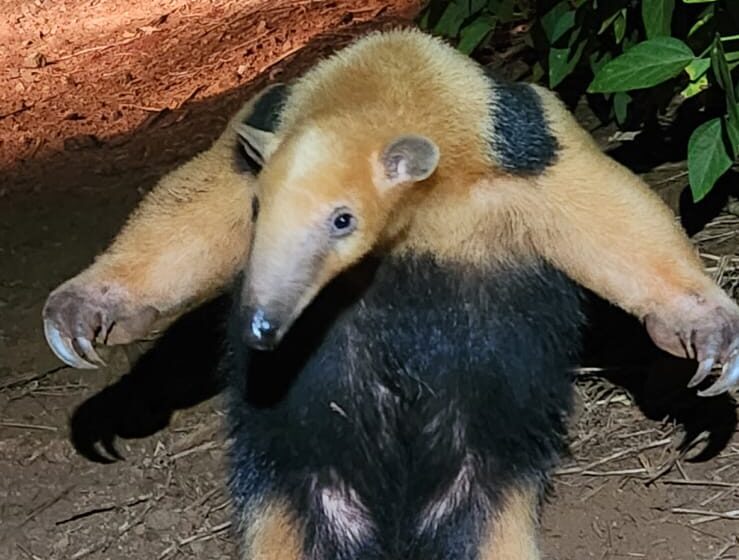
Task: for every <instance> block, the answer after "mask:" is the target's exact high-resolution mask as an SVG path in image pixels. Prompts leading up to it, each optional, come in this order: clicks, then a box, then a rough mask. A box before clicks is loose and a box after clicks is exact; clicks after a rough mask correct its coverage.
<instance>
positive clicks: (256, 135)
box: [233, 123, 277, 167]
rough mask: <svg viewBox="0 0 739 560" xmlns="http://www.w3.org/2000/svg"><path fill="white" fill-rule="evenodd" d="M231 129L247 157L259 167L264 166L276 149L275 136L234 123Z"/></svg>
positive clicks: (265, 131)
mask: <svg viewBox="0 0 739 560" xmlns="http://www.w3.org/2000/svg"><path fill="white" fill-rule="evenodd" d="M233 127H234V130H235V131H236V134H237V135H238V138H239V142H240V143H241V145H242V146H243V147H244V151H245V152H246V153H247V155H248V156H249V157H250V158H251V159H253V160H254V161H255V162H256V163H257V164H258V165H259V166H260V167H261V166H264V163H265V162H266V161H267V160H268V159H269V157H270V156H271V155H272V154H273V153H274V151H275V149H276V148H277V139H276V134H275V133H274V132H269V131H267V130H260V129H259V128H255V127H253V126H251V125H248V124H246V123H236V124H234V125H233Z"/></svg>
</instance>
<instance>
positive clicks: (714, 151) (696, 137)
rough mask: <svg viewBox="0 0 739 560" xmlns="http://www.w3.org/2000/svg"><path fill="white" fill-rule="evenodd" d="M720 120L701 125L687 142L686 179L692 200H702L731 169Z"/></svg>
mask: <svg viewBox="0 0 739 560" xmlns="http://www.w3.org/2000/svg"><path fill="white" fill-rule="evenodd" d="M721 128H722V127H721V119H719V118H715V119H711V120H710V121H708V122H705V123H703V124H702V125H700V126H699V127H698V128H696V129H695V130H694V131H693V134H691V135H690V140H689V141H688V178H689V179H690V190H691V192H692V193H693V200H694V201H695V202H698V201H699V200H701V199H703V197H705V196H706V195H707V194H708V192H709V191H710V190H711V188H713V185H714V184H715V183H716V181H718V179H719V177H721V175H723V174H724V173H726V171H727V170H728V169H729V167H731V162H732V160H731V158H730V157H729V154H727V153H726V146H724V140H723V137H722V131H721Z"/></svg>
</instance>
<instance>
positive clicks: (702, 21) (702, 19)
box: [688, 6, 714, 38]
mask: <svg viewBox="0 0 739 560" xmlns="http://www.w3.org/2000/svg"><path fill="white" fill-rule="evenodd" d="M713 10H714V8H713V6H706V7H705V8H703V12H702V13H701V15H700V16H699V17H698V20H697V21H696V22H695V23H694V24H693V27H691V28H690V31H688V38H690V37H692V36H693V35H695V34H696V33H697V32H698V31H700V30H701V29H702V28H703V26H704V25H706V24H707V23H708V22H709V21H711V20H712V19H713Z"/></svg>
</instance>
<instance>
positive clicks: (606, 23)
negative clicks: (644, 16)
mask: <svg viewBox="0 0 739 560" xmlns="http://www.w3.org/2000/svg"><path fill="white" fill-rule="evenodd" d="M620 15H621V10H619V11H617V12H614V13H613V14H611V15H610V16H608V17H607V18H606V19H604V20H603V23H601V24H600V29H598V35H602V34H603V32H604V31H605V30H606V29H608V28H609V27H610V26H611V25H613V22H614V21H616V18H617V17H618V16H620Z"/></svg>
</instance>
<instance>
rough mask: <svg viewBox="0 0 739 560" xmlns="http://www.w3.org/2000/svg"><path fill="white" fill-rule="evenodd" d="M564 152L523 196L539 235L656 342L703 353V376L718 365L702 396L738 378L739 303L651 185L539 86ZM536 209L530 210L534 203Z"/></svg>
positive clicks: (556, 259) (540, 244) (559, 260)
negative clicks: (609, 154) (640, 323)
mask: <svg viewBox="0 0 739 560" xmlns="http://www.w3.org/2000/svg"><path fill="white" fill-rule="evenodd" d="M542 95H543V97H544V99H545V106H546V108H547V112H548V113H549V115H550V116H551V119H552V121H553V126H554V129H555V130H556V131H557V137H558V139H559V141H560V143H561V153H560V157H559V159H558V161H557V163H556V165H554V166H553V167H552V168H551V169H550V170H548V171H547V172H546V173H545V174H544V175H542V176H541V177H540V178H539V179H538V180H537V182H538V184H537V185H535V188H534V189H527V190H528V191H530V192H529V193H528V194H527V195H525V197H530V198H529V200H528V204H526V205H522V209H521V211H522V212H526V215H527V216H528V219H529V220H530V221H531V223H533V224H535V226H534V227H533V228H532V231H533V235H534V237H535V240H534V241H535V244H536V245H537V248H538V250H539V251H540V252H542V253H543V254H544V255H545V256H546V257H547V258H549V259H550V260H551V261H552V262H553V263H555V264H556V265H557V266H559V267H560V268H561V269H563V270H564V271H565V272H567V273H568V274H569V275H570V276H571V277H572V278H574V279H575V280H577V281H579V282H580V283H582V284H583V285H584V286H586V287H587V288H589V289H591V290H593V291H594V292H596V293H597V294H599V295H600V296H602V297H604V298H606V299H607V300H609V301H611V302H613V303H615V304H616V305H618V306H620V307H622V308H623V309H625V310H626V311H628V312H630V313H633V314H634V315H636V316H638V317H639V318H641V319H642V320H643V321H644V322H645V324H646V327H647V330H648V332H649V334H650V336H651V337H652V339H653V340H654V342H655V343H656V344H657V345H658V346H659V347H660V348H662V349H663V350H666V351H668V352H670V353H672V354H674V355H677V356H682V357H688V358H696V359H697V360H698V361H699V362H700V365H699V368H698V372H697V373H696V375H695V377H694V378H693V380H692V381H691V385H697V384H698V383H700V382H701V381H702V380H703V379H705V378H706V376H707V375H708V374H709V373H710V372H711V370H712V368H713V367H715V366H718V365H721V366H723V367H722V374H721V377H720V378H719V380H718V381H716V382H715V383H714V384H713V386H711V387H710V388H708V389H706V390H704V391H702V392H701V393H700V394H701V395H704V396H711V395H716V394H719V393H721V392H724V391H726V390H727V389H729V388H730V387H731V386H732V385H734V384H736V383H737V382H739V307H737V305H736V303H735V302H734V301H732V300H731V298H729V297H728V296H727V295H726V294H725V293H724V292H723V291H722V290H721V289H720V288H719V287H718V286H716V285H715V283H714V282H713V281H712V280H711V279H710V278H709V277H708V276H707V275H706V274H705V273H704V271H703V266H702V263H701V262H700V259H699V258H698V256H697V252H696V250H695V248H694V247H693V246H692V244H691V243H690V241H689V239H688V238H687V236H686V235H685V233H684V232H683V230H682V229H681V228H680V227H679V225H678V224H677V222H676V220H675V216H674V215H673V214H672V212H671V211H670V210H669V208H667V206H666V205H665V204H664V203H663V202H662V201H661V200H660V199H659V197H658V196H657V195H656V194H654V193H653V192H652V191H651V190H650V189H649V187H648V186H647V185H646V184H645V183H644V182H643V181H642V180H641V179H639V178H638V177H637V176H636V175H634V174H633V173H632V172H630V171H629V170H628V169H626V168H625V167H623V166H621V165H619V164H618V163H616V162H615V161H613V160H612V159H610V158H608V157H607V156H605V155H604V154H602V153H601V151H600V150H599V149H598V147H597V146H596V145H595V144H594V142H593V141H592V139H591V138H590V137H589V136H588V135H587V134H586V133H585V132H584V131H583V130H582V129H581V128H580V127H579V125H577V124H576V123H575V122H574V119H573V118H572V117H571V115H570V114H569V113H567V112H566V111H565V110H564V108H563V107H561V106H560V104H559V102H558V101H557V100H556V99H553V94H542ZM532 211H533V213H532Z"/></svg>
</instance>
